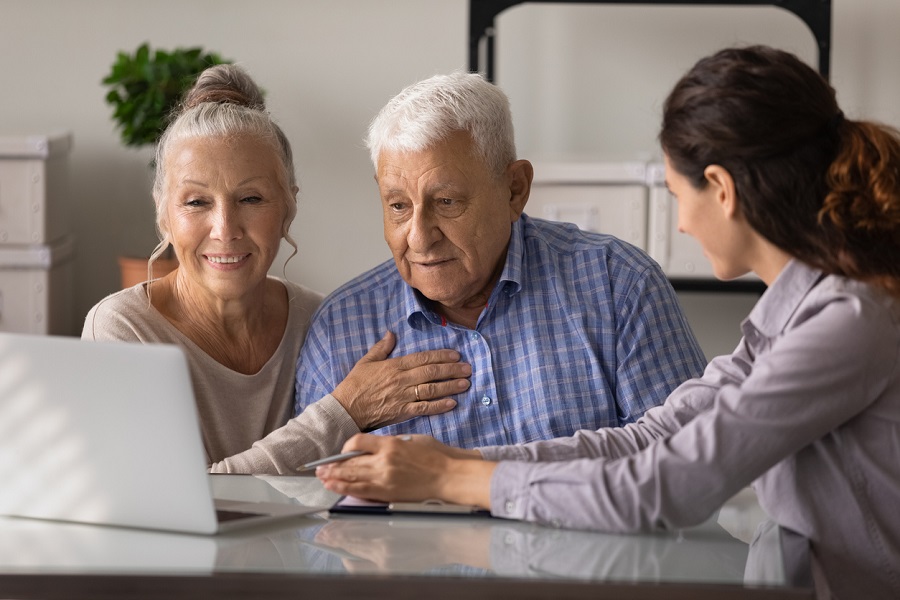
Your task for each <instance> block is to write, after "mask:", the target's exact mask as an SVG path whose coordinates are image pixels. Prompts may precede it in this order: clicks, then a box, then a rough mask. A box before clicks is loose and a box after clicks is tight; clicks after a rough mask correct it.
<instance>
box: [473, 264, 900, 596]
mask: <svg viewBox="0 0 900 600" xmlns="http://www.w3.org/2000/svg"><path fill="white" fill-rule="evenodd" d="M741 327H742V331H743V335H744V337H743V339H742V340H741V342H740V343H739V345H738V347H737V349H736V350H735V351H734V353H733V354H731V355H730V356H720V357H718V358H715V359H714V360H713V361H712V362H710V364H709V366H708V367H707V369H706V371H705V373H704V374H703V376H702V377H700V378H698V379H693V380H691V381H688V382H686V383H684V384H682V385H681V386H680V387H678V388H677V389H676V390H675V391H674V392H673V393H672V394H671V395H670V396H669V398H668V399H667V400H666V402H665V404H663V405H662V406H659V407H657V408H654V409H651V410H650V411H648V412H647V413H646V414H645V416H644V417H643V418H642V419H640V420H639V421H638V422H636V423H633V424H630V425H627V426H626V427H623V428H616V429H601V430H599V431H579V432H577V433H576V434H575V435H574V436H572V437H569V438H560V439H557V440H550V441H543V442H534V443H531V444H527V445H522V446H507V447H490V448H484V449H482V454H483V455H484V457H485V459H488V460H501V461H503V462H501V463H500V464H499V465H498V466H497V468H496V470H495V471H494V475H493V478H492V481H491V511H492V512H493V514H494V515H496V516H500V517H508V518H515V519H526V520H531V521H539V522H544V523H550V524H553V525H555V526H560V527H570V528H587V529H597V530H602V531H611V532H628V531H639V530H641V531H643V530H652V529H657V528H660V529H674V528H679V527H682V526H688V525H693V524H697V523H700V522H702V521H704V520H705V519H706V518H708V517H709V516H711V515H712V514H713V513H714V512H715V511H716V510H717V509H718V508H719V507H720V506H721V505H722V504H723V503H724V502H725V501H726V500H728V499H729V498H730V497H731V496H733V495H734V494H735V493H736V492H738V491H739V490H740V489H741V488H742V487H744V486H747V485H749V484H751V483H752V484H753V486H754V488H755V489H756V492H757V495H758V497H759V500H760V504H761V505H762V507H763V509H765V511H766V512H767V513H768V514H769V515H770V516H771V517H772V519H773V520H774V521H775V522H776V523H778V524H779V525H780V526H782V527H785V528H788V529H791V530H793V531H795V532H797V533H800V534H801V535H803V536H805V537H807V538H808V539H809V540H810V548H811V552H812V558H813V561H814V563H815V566H816V567H817V571H818V572H819V573H820V574H821V575H823V576H824V577H825V578H826V579H827V583H828V585H829V587H830V588H831V593H833V594H834V595H835V596H837V597H838V598H857V597H858V598H889V597H890V598H897V597H900V518H897V515H896V511H897V506H898V505H900V369H898V362H900V302H897V301H896V300H895V299H892V298H890V297H889V296H887V295H886V294H884V293H883V292H881V291H879V290H877V289H875V288H873V287H871V286H868V285H866V284H863V283H860V282H858V281H854V280H849V279H846V278H842V277H837V276H823V275H822V274H821V273H820V272H818V271H816V270H814V269H811V268H810V267H808V266H806V265H804V264H803V263H800V262H798V261H792V262H791V263H789V264H788V265H787V267H785V269H784V270H783V271H782V273H781V274H780V275H779V277H778V278H777V279H776V281H775V282H773V284H772V286H771V287H770V288H769V289H768V290H767V291H766V293H765V294H763V296H762V298H761V299H760V300H759V302H758V303H757V305H756V307H755V308H754V309H753V311H752V312H751V313H750V316H749V317H748V318H747V319H746V320H745V321H744V322H743V323H742V325H741ZM559 461H565V462H563V463H561V462H559ZM819 592H820V593H822V590H819Z"/></svg>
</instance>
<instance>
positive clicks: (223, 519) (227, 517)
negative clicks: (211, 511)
mask: <svg viewBox="0 0 900 600" xmlns="http://www.w3.org/2000/svg"><path fill="white" fill-rule="evenodd" d="M259 516H260V513H253V512H241V511H237V510H222V509H221V508H217V509H216V520H217V521H218V522H219V523H227V522H228V521H238V520H240V519H249V518H250V517H259Z"/></svg>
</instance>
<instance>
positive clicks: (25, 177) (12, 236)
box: [0, 133, 72, 244]
mask: <svg viewBox="0 0 900 600" xmlns="http://www.w3.org/2000/svg"><path fill="white" fill-rule="evenodd" d="M71 148H72V135H71V134H70V133H59V134H55V135H31V136H0V244H48V243H51V242H55V241H57V240H59V239H60V238H62V237H63V236H64V235H66V234H67V233H69V205H68V202H67V201H66V195H67V192H68V162H69V161H68V154H69V151H70V150H71Z"/></svg>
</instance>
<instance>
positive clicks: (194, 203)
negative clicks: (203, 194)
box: [184, 198, 205, 206]
mask: <svg viewBox="0 0 900 600" xmlns="http://www.w3.org/2000/svg"><path fill="white" fill-rule="evenodd" d="M204 204H205V202H204V201H203V200H201V199H200V198H191V199H190V200H188V201H186V202H185V203H184V205H185V206H203V205H204Z"/></svg>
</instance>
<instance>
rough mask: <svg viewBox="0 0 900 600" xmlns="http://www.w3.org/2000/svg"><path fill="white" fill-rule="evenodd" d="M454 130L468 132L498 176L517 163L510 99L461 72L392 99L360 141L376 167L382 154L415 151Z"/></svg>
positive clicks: (423, 83) (475, 76)
mask: <svg viewBox="0 0 900 600" xmlns="http://www.w3.org/2000/svg"><path fill="white" fill-rule="evenodd" d="M457 131H467V132H469V135H471V136H472V141H473V142H474V144H475V149H476V151H477V152H478V154H479V156H480V157H481V158H482V159H483V160H484V161H485V164H486V165H487V167H488V169H490V171H491V172H492V173H493V174H494V175H495V176H497V177H499V176H501V175H502V174H503V173H504V172H505V171H506V167H508V166H509V165H510V163H512V162H514V161H515V160H516V143H515V136H514V134H513V125H512V115H511V114H510V110H509V98H507V96H506V94H504V93H503V91H502V90H501V89H500V88H498V87H497V86H495V85H493V84H492V83H489V82H488V81H486V80H485V79H484V78H483V77H482V76H481V75H479V74H477V73H464V72H461V71H457V72H454V73H451V74H449V75H435V76H434V77H431V78H429V79H425V80H423V81H420V82H418V83H415V84H413V85H411V86H409V87H407V88H406V89H404V90H403V91H402V92H400V93H399V94H397V95H396V96H394V98H393V99H392V100H391V101H390V102H388V103H387V105H386V106H385V107H384V108H382V109H381V111H380V112H379V113H378V115H377V116H376V117H375V119H373V120H372V123H371V124H370V125H369V131H368V135H367V136H366V140H365V142H366V147H368V149H369V152H370V155H371V158H372V163H373V164H374V165H375V168H376V169H377V168H378V156H379V155H380V154H381V152H382V151H383V150H389V151H401V152H420V151H422V150H425V149H427V148H430V147H432V146H434V145H435V144H436V143H438V142H440V141H442V140H445V139H447V138H448V137H449V136H450V135H451V134H453V133H455V132H457Z"/></svg>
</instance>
